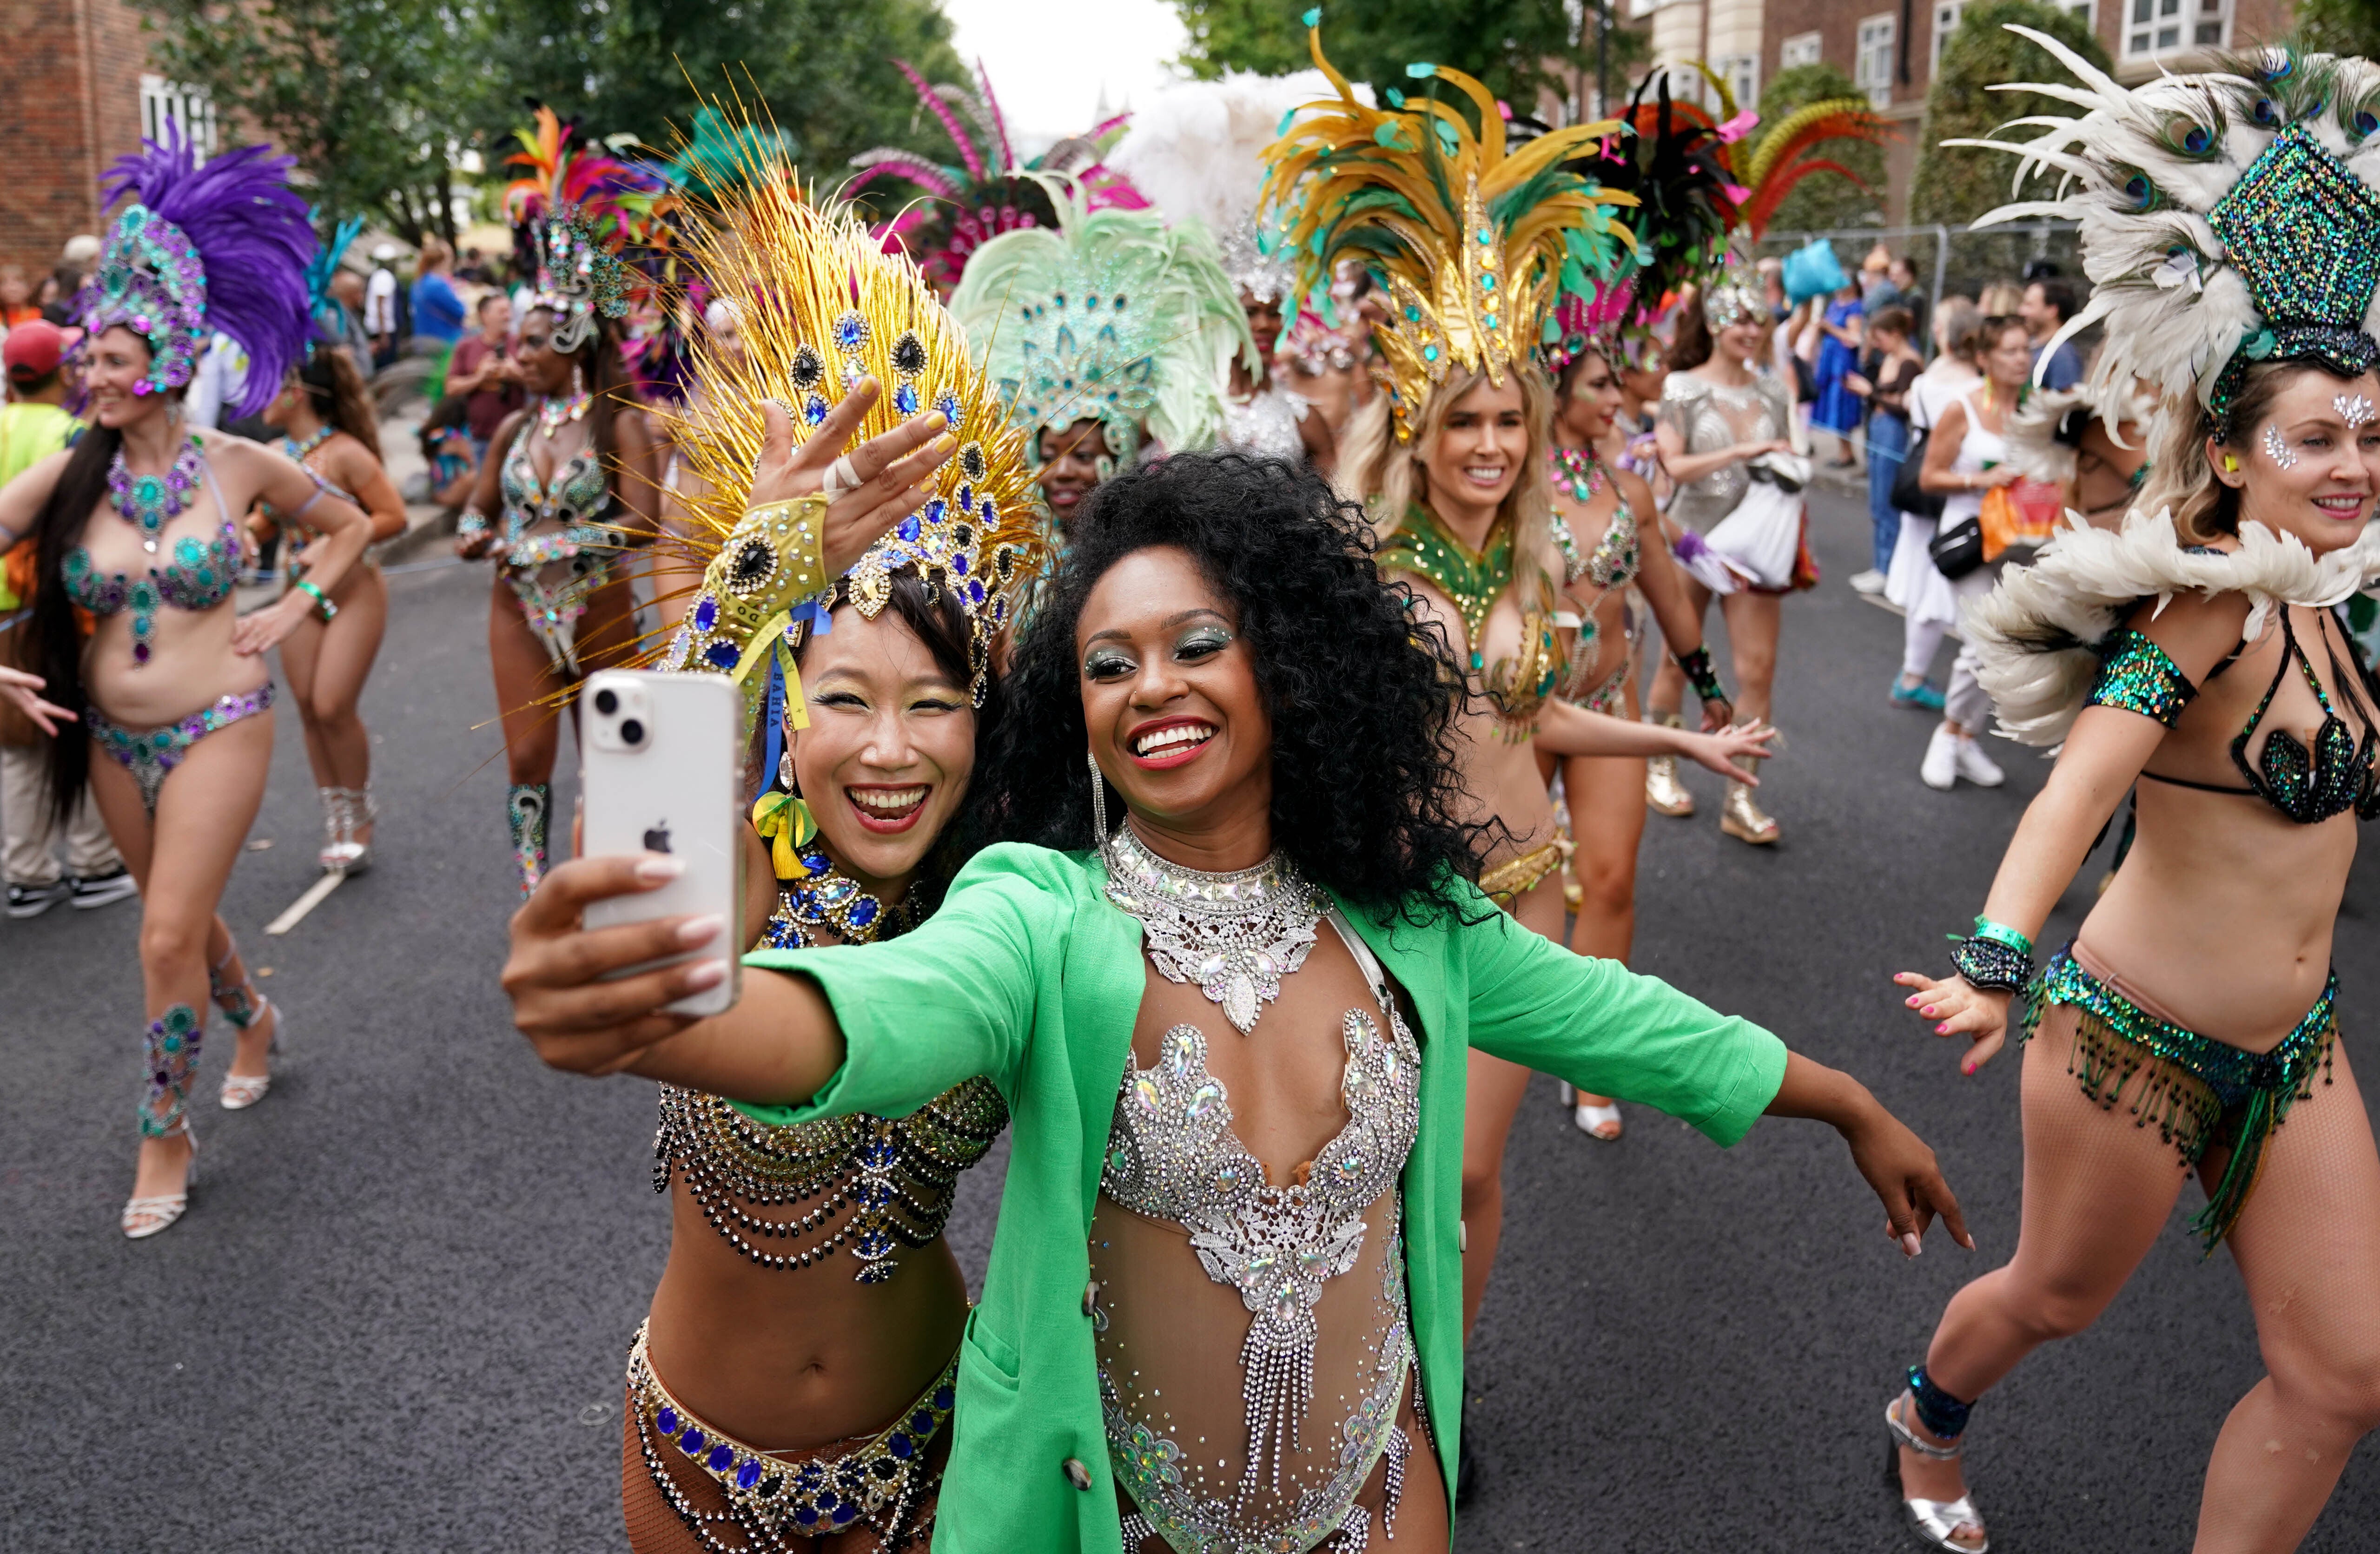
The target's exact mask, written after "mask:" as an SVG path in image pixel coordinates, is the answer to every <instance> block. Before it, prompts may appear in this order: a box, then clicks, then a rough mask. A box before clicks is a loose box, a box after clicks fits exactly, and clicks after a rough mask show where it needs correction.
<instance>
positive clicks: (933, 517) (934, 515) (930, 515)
mask: <svg viewBox="0 0 2380 1554" xmlns="http://www.w3.org/2000/svg"><path fill="white" fill-rule="evenodd" d="M949 511H950V507H949V505H948V504H946V503H944V502H943V501H942V499H941V497H939V496H935V497H929V498H927V500H926V521H927V522H928V523H929V524H938V523H940V522H941V521H942V517H943V515H945V514H947V513H948V512H949Z"/></svg>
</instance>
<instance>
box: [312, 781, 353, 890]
mask: <svg viewBox="0 0 2380 1554" xmlns="http://www.w3.org/2000/svg"><path fill="white" fill-rule="evenodd" d="M314 791H315V792H316V793H318V794H320V795H322V851H321V852H319V853H316V854H315V855H314V861H315V862H316V863H318V864H321V865H322V868H323V870H324V871H325V872H328V871H329V870H331V869H334V868H340V867H342V865H341V861H340V851H339V850H340V848H342V847H343V846H345V845H346V840H347V830H348V822H347V790H346V789H345V788H316V789H315V790H314Z"/></svg>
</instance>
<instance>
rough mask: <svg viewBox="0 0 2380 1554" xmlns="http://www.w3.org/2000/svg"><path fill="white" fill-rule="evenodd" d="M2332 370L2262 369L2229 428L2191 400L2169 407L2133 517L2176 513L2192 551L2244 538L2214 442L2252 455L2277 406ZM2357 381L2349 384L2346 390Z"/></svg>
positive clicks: (2248, 379)
mask: <svg viewBox="0 0 2380 1554" xmlns="http://www.w3.org/2000/svg"><path fill="white" fill-rule="evenodd" d="M2321 371H2325V368H2324V367H2323V366H2322V364H2321V363H2319V362H2313V361H2260V362H2257V363H2256V364H2255V365H2254V366H2253V367H2251V368H2249V369H2248V370H2247V371H2246V372H2245V373H2243V374H2242V375H2241V377H2240V388H2239V391H2238V392H2237V393H2235V394H2234V395H2232V396H2231V406H2230V410H2229V412H2228V414H2227V415H2226V416H2225V417H2224V419H2223V421H2222V424H2220V425H2217V424H2216V423H2215V421H2214V420H2213V419H2212V418H2211V417H2209V416H2208V415H2207V414H2206V413H2205V412H2204V411H2203V410H2201V409H2200V408H2199V407H2198V402H2197V401H2196V400H2195V399H2193V398H2191V397H2189V396H2187V395H2184V396H2181V397H2180V398H2179V399H2168V401H2167V405H2166V407H2165V409H2164V410H2163V411H2162V412H2161V413H2160V414H2159V415H2158V416H2157V417H2156V419H2155V423H2154V428H2155V429H2154V431H2152V432H2151V434H2150V437H2149V474H2148V479H2147V480H2145V481H2143V483H2142V485H2141V491H2140V494H2139V495H2138V496H2135V497H2134V498H2133V499H2132V504H2131V507H2130V508H2128V509H2126V516H2131V513H2133V512H2142V513H2155V512H2157V511H2159V510H2160V509H2170V510H2171V511H2172V513H2173V530H2174V534H2175V536H2176V537H2177V538H2178V539H2180V540H2181V542H2182V543H2183V544H2185V545H2206V544H2212V543H2213V542H2214V541H2215V540H2217V539H2219V538H2221V537H2222V536H2224V535H2229V534H2237V533H2239V532H2240V492H2238V491H2237V490H2236V489H2234V488H2233V487H2230V486H2227V485H2225V484H2224V483H2223V482H2222V481H2220V480H2216V478H2215V464H2214V461H2213V460H2212V459H2210V458H2209V457H2208V456H2207V453H2206V443H2207V440H2208V439H2209V438H2215V439H2217V440H2218V441H2220V442H2221V443H2222V444H2223V445H2224V446H2225V447H2228V448H2237V449H2240V450H2241V451H2242V452H2244V451H2245V450H2246V448H2247V446H2248V439H2249V436H2250V434H2251V433H2253V431H2255V430H2256V428H2258V427H2259V426H2262V425H2263V424H2264V422H2265V418H2266V417H2267V416H2268V415H2270V414H2271V413H2272V408H2273V401H2274V400H2276V399H2278V398H2279V397H2280V396H2281V393H2282V391H2283V390H2285V389H2287V388H2288V387H2289V385H2290V384H2291V383H2293V382H2297V380H2298V379H2299V377H2301V375H2303V374H2304V373H2308V372H2321ZM2349 381H2351V380H2346V379H2342V380H2341V382H2349Z"/></svg>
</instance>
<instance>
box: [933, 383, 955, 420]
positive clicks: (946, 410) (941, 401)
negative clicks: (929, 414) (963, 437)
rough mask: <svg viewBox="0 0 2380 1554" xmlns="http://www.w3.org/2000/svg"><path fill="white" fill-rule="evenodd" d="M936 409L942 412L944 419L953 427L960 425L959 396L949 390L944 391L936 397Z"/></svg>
mask: <svg viewBox="0 0 2380 1554" xmlns="http://www.w3.org/2000/svg"><path fill="white" fill-rule="evenodd" d="M934 408H935V409H937V410H940V411H941V413H942V419H944V420H946V421H948V422H950V423H951V424H952V425H953V426H956V425H958V424H959V396H958V395H955V394H953V393H952V392H951V391H950V390H948V389H944V390H943V391H942V392H941V394H939V395H936V396H935V398H934Z"/></svg>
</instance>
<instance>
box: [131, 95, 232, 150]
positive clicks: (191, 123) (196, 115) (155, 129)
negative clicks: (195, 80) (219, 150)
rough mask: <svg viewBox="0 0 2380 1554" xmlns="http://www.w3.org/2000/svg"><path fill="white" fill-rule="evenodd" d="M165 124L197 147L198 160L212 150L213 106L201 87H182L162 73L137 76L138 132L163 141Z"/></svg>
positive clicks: (213, 141) (213, 138) (213, 145)
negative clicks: (180, 131) (138, 99)
mask: <svg viewBox="0 0 2380 1554" xmlns="http://www.w3.org/2000/svg"><path fill="white" fill-rule="evenodd" d="M169 125H179V126H181V127H182V137H183V139H185V140H188V141H189V142H190V144H191V145H192V146H194V147H195V148H197V150H198V153H199V160H200V161H201V162H203V161H205V160H206V159H207V158H208V157H211V156H212V155H213V154H214V153H215V105H214V101H213V99H212V98H210V97H209V96H208V95H207V89H206V88H204V87H202V86H184V85H183V84H181V83H180V82H179V81H169V80H167V79H165V78H164V77H163V76H143V77H141V78H140V133H141V134H142V135H144V136H146V137H147V138H148V139H150V140H164V138H165V129H166V127H167V126H169Z"/></svg>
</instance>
